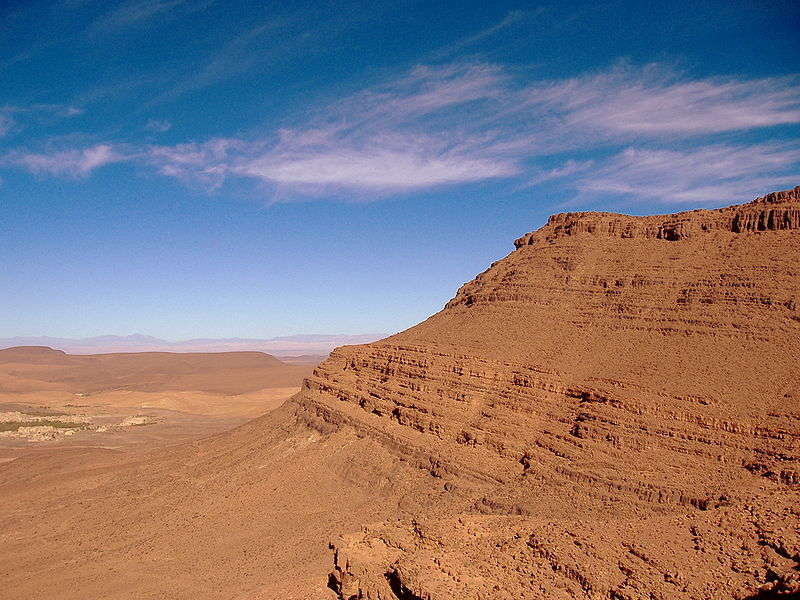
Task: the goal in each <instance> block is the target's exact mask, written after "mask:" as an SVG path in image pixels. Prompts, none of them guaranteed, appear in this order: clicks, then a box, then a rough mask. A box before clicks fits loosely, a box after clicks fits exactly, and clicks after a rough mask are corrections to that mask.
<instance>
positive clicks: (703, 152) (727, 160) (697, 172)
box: [572, 144, 800, 203]
mask: <svg viewBox="0 0 800 600" xmlns="http://www.w3.org/2000/svg"><path fill="white" fill-rule="evenodd" d="M799 164H800V147H798V146H797V145H779V144H756V145H741V146H731V145H713V146H704V147H700V148H695V149H692V150H682V151H678V150H643V149H636V148H628V149H626V150H623V151H622V152H620V153H618V154H616V155H615V156H613V157H612V158H611V159H610V160H608V161H607V162H606V163H605V164H604V165H602V166H600V167H598V168H597V169H595V170H593V171H592V172H591V174H584V175H581V176H580V177H578V178H576V179H575V180H574V181H573V184H572V185H574V187H576V188H577V189H578V190H580V192H582V193H583V194H592V195H593V194H610V195H621V196H630V197H634V198H653V199H656V200H659V201H662V202H674V203H680V202H695V203H707V202H726V201H732V202H733V201H743V200H745V199H749V198H750V197H753V196H755V195H758V194H762V193H764V192H765V191H770V190H772V189H773V188H775V187H780V186H786V185H797V182H798V181H800V168H799V167H798V165H799Z"/></svg>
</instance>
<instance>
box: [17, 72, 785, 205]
mask: <svg viewBox="0 0 800 600" xmlns="http://www.w3.org/2000/svg"><path fill="white" fill-rule="evenodd" d="M797 123H800V81H798V79H797V78H792V77H784V78H766V79H763V78H762V79H750V80H747V79H734V78H706V79H690V78H687V77H686V76H685V75H681V74H679V73H675V72H673V71H671V70H669V69H667V68H665V67H663V66H659V65H649V66H644V67H640V68H635V67H631V66H626V65H621V66H617V67H615V68H611V69H609V70H607V71H605V72H601V73H590V74H586V75H584V76H580V77H575V78H570V79H561V80H543V81H536V82H532V83H531V82H524V81H520V80H519V79H518V78H517V77H515V76H514V75H513V74H512V73H510V72H509V71H507V70H506V69H503V68H502V67H500V66H497V65H490V64H481V63H452V64H448V65H439V66H431V65H420V66H417V67H415V68H413V69H410V70H409V71H408V72H407V73H405V74H403V75H402V76H400V77H397V78H395V79H393V80H391V81H388V82H386V83H383V84H381V85H375V86H371V87H369V88H367V89H364V90H362V91H360V92H358V93H355V94H351V95H349V96H348V97H345V98H341V99H340V100H338V101H336V102H332V103H330V104H328V105H325V106H320V107H318V108H316V109H314V110H313V111H310V112H309V113H308V114H307V115H306V116H305V117H304V118H303V119H302V120H300V121H297V122H295V123H294V124H293V125H291V126H289V127H284V128H282V129H279V130H277V131H274V130H265V131H264V130H262V131H261V132H254V133H253V135H251V136H249V137H248V138H247V139H243V138H215V139H211V140H207V141H198V142H190V143H183V144H177V145H174V146H147V147H139V148H138V149H134V150H132V151H131V152H130V153H129V155H128V157H131V156H134V155H135V156H136V157H137V159H138V160H144V161H146V162H147V163H148V164H150V165H152V166H154V167H155V168H156V169H157V171H158V172H159V173H160V174H162V175H165V176H169V177H176V178H179V179H181V180H184V181H187V182H189V181H195V182H200V183H201V184H202V185H204V186H206V187H208V188H211V189H215V188H218V187H219V186H220V185H222V184H223V183H224V181H225V180H226V179H227V178H230V177H246V178H251V179H256V180H258V181H261V182H264V183H266V184H267V185H268V186H269V187H271V188H272V189H273V190H275V192H276V194H277V195H278V196H279V197H280V198H285V199H291V198H292V197H305V196H307V195H309V194H310V195H314V196H323V195H329V196H332V197H339V196H341V195H342V193H345V194H347V195H349V196H351V195H355V196H356V197H359V198H362V199H363V198H377V197H380V196H383V195H385V194H388V193H398V192H403V191H410V190H420V189H425V188H430V187H433V186H441V185H455V184H464V183H471V182H476V181H483V180H488V179H502V178H507V179H516V182H515V185H519V184H520V183H522V184H523V185H526V186H531V185H544V184H548V185H558V186H561V187H563V188H564V189H565V190H570V189H571V190H575V192H576V193H578V194H579V195H580V196H581V197H582V198H588V197H590V196H592V195H608V194H616V195H621V196H631V197H633V196H637V195H638V196H640V197H648V198H658V199H659V200H662V201H672V202H688V201H697V202H711V201H723V200H727V199H731V198H734V196H733V195H734V194H738V193H745V192H746V193H748V194H749V193H750V190H752V189H754V188H755V187H756V184H759V185H761V184H764V183H765V182H770V185H782V182H788V183H791V181H789V179H791V177H792V176H793V175H797V173H798V171H799V170H800V168H798V164H800V154H798V149H797V147H796V146H792V145H786V144H784V145H780V144H778V143H767V142H766V141H764V140H770V139H771V137H770V135H771V134H770V131H773V130H772V129H769V128H774V127H778V126H781V125H791V124H797ZM167 127H168V123H165V122H160V121H151V122H150V123H149V124H148V125H147V129H150V130H152V131H158V130H162V131H163V130H165V129H166V128H167ZM752 130H759V131H760V135H759V136H757V137H753V135H752ZM743 131H746V132H748V134H747V136H742V135H738V134H737V132H743ZM723 134H724V137H723V140H721V139H720V137H721V136H723ZM737 135H738V138H737ZM737 139H739V140H740V141H738V142H737V141H736V140H737ZM743 139H749V140H752V139H760V140H761V141H759V142H753V141H747V142H745V141H742V140H743ZM777 139H780V138H777ZM690 143H691V144H692V147H691V149H690V150H687V148H688V144H690ZM94 148H95V150H96V154H93V155H88V154H86V152H87V150H82V151H78V150H72V151H61V152H57V153H55V154H53V153H49V154H24V153H17V154H15V155H14V160H13V162H14V163H15V164H17V165H19V166H23V167H25V168H27V169H28V170H30V171H35V172H42V173H45V172H46V173H52V174H75V173H78V174H86V173H88V172H90V171H91V170H92V169H93V168H95V167H96V166H99V165H100V164H104V163H106V162H113V161H114V160H119V159H120V158H119V155H117V154H115V153H114V149H113V148H112V147H111V146H107V145H106V146H103V145H99V146H95V147H94ZM103 148H105V150H101V149H103ZM587 153H588V154H587ZM92 157H95V159H93V158H92ZM556 158H558V159H559V160H560V161H561V164H560V165H557V166H555V167H553V161H554V159H556ZM6 162H8V161H6ZM542 163H545V164H547V165H548V168H543V167H542V166H540V165H541V164H542Z"/></svg>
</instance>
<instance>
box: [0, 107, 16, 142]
mask: <svg viewBox="0 0 800 600" xmlns="http://www.w3.org/2000/svg"><path fill="white" fill-rule="evenodd" d="M13 126H14V119H12V118H11V117H10V116H9V115H7V114H3V113H2V112H0V137H3V136H4V135H6V134H7V133H8V132H9V131H11V128H12V127H13Z"/></svg>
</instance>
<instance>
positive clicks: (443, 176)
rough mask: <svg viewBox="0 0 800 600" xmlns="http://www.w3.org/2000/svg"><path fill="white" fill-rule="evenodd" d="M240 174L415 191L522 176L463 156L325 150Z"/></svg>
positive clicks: (258, 162) (260, 162)
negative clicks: (443, 185) (444, 185)
mask: <svg viewBox="0 0 800 600" xmlns="http://www.w3.org/2000/svg"><path fill="white" fill-rule="evenodd" d="M238 172H239V173H242V174H245V175H251V176H254V177H260V178H262V179H266V180H268V181H273V182H275V183H278V184H285V185H299V186H303V185H311V186H334V187H353V188H372V189H376V190H382V189H386V190H391V189H413V188H420V187H430V186H434V185H441V184H447V183H465V182H470V181H479V180H481V179H488V178H493V177H508V176H510V175H514V174H516V172H517V168H516V167H515V166H514V165H512V164H509V163H505V162H502V161H498V160H492V159H488V158H480V157H476V156H469V155H459V154H457V153H456V154H448V153H445V154H432V155H430V156H426V155H425V154H424V153H419V154H414V153H412V152H408V151H397V150H381V149H375V150H374V151H354V150H346V151H336V150H331V151H323V152H318V153H307V154H304V155H298V156H277V157H276V156H272V155H267V156H263V157H260V158H257V159H255V160H253V161H251V162H249V163H248V164H246V165H244V166H242V167H240V168H239V169H238Z"/></svg>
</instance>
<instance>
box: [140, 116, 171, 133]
mask: <svg viewBox="0 0 800 600" xmlns="http://www.w3.org/2000/svg"><path fill="white" fill-rule="evenodd" d="M144 128H145V129H147V130H148V131H154V132H156V133H164V132H165V131H169V130H170V129H172V123H170V122H169V121H167V120H166V119H150V120H149V121H148V122H147V123H145V126H144Z"/></svg>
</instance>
